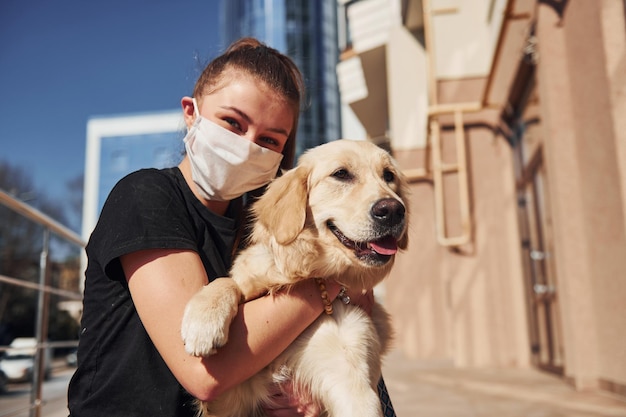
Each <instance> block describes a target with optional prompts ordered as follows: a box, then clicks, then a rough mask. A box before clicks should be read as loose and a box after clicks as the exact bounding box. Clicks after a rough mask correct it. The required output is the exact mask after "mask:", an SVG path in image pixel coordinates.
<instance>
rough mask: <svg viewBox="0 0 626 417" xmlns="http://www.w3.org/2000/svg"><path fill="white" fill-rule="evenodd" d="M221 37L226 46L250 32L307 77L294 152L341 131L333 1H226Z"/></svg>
mask: <svg viewBox="0 0 626 417" xmlns="http://www.w3.org/2000/svg"><path fill="white" fill-rule="evenodd" d="M221 13H222V14H221V19H222V20H221V24H220V26H221V28H222V35H223V36H222V41H223V44H224V45H228V44H230V43H231V42H233V41H235V40H236V39H238V38H240V37H243V36H253V37H255V38H257V39H259V40H260V41H262V42H264V43H266V44H267V45H269V46H271V47H273V48H275V49H277V50H279V51H281V52H283V53H285V54H287V55H289V56H290V57H291V58H292V59H293V60H294V62H295V63H296V65H297V66H298V68H300V71H302V74H303V76H304V79H305V84H306V88H307V100H306V102H305V103H304V106H303V108H302V114H301V117H300V120H299V125H298V143H297V154H300V153H302V152H303V151H304V150H306V149H308V148H311V147H313V146H316V145H319V144H321V143H325V142H328V141H329V140H335V139H338V138H339V137H340V135H341V119H340V115H341V109H340V101H339V94H338V87H337V75H336V71H335V66H336V65H337V62H338V59H339V50H338V43H337V4H336V2H335V0H320V1H318V0H301V1H287V0H224V1H222V3H221Z"/></svg>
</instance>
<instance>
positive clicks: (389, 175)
mask: <svg viewBox="0 0 626 417" xmlns="http://www.w3.org/2000/svg"><path fill="white" fill-rule="evenodd" d="M383 179H384V180H385V182H393V181H394V180H395V179H396V174H394V173H393V172H391V171H389V170H388V169H386V170H385V171H384V172H383Z"/></svg>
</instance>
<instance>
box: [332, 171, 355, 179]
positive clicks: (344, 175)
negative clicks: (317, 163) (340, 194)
mask: <svg viewBox="0 0 626 417" xmlns="http://www.w3.org/2000/svg"><path fill="white" fill-rule="evenodd" d="M332 176H333V177H335V178H337V179H339V180H342V181H348V180H351V179H352V174H350V171H348V170H347V169H345V168H339V169H338V170H337V171H335V172H333V175H332Z"/></svg>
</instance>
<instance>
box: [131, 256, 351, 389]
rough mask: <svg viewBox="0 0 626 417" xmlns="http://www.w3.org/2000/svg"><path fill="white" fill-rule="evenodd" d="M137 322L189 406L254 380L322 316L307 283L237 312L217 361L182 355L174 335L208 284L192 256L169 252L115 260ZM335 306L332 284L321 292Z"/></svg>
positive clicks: (311, 285)
mask: <svg viewBox="0 0 626 417" xmlns="http://www.w3.org/2000/svg"><path fill="white" fill-rule="evenodd" d="M121 262H122V266H123V268H124V272H125V274H126V277H127V280H128V286H129V289H130V293H131V296H132V298H133V302H134V304H135V306H136V308H137V312H138V314H139V317H140V318H141V321H142V323H143V325H144V327H145V328H146V331H147V332H148V335H149V336H150V338H151V339H152V342H153V343H154V345H155V346H156V348H157V350H158V351H159V353H160V354H161V356H162V357H163V359H164V360H165V363H166V364H167V365H168V367H169V368H170V370H171V371H172V373H173V374H174V376H175V377H176V379H178V381H179V382H180V383H181V385H182V386H183V387H185V389H186V390H187V391H188V392H189V393H191V394H192V395H193V396H195V397H196V398H198V399H200V400H203V401H210V400H211V399H213V398H216V397H217V396H219V395H220V394H221V393H223V392H224V391H226V390H228V389H229V388H231V387H233V386H235V385H237V384H240V383H241V382H243V381H244V380H246V379H247V378H249V377H250V376H252V375H254V374H255V373H257V372H259V371H260V370H261V369H263V368H264V367H265V366H266V365H268V364H269V363H270V362H271V361H272V360H273V359H275V358H276V357H277V356H278V355H280V353H281V352H282V351H283V350H285V349H286V348H287V346H289V344H290V343H291V342H293V341H294V340H295V339H296V337H298V335H299V334H300V333H301V332H302V331H304V329H306V328H307V326H308V325H309V324H311V323H312V322H313V321H314V320H315V319H316V318H317V317H318V316H319V315H320V314H321V312H322V311H323V303H322V299H321V297H320V291H319V288H318V287H317V285H316V283H315V282H314V281H313V280H306V281H303V282H302V283H300V284H298V285H296V286H295V287H294V288H293V289H292V290H291V291H290V292H289V293H279V294H277V295H275V296H266V297H261V298H258V299H256V300H253V301H250V302H247V303H245V304H243V305H240V306H239V312H238V314H237V316H236V317H235V319H234V321H233V323H232V325H231V328H230V333H229V341H228V343H227V345H225V346H224V347H223V348H222V349H220V350H219V351H218V353H217V354H215V355H211V356H209V357H207V358H197V357H193V356H190V355H189V354H187V352H186V351H185V348H184V344H183V342H182V338H181V335H180V326H181V321H182V317H183V312H184V309H185V305H186V304H187V302H188V301H189V299H190V298H191V297H192V296H193V295H194V294H195V293H196V292H197V291H199V290H200V288H202V286H203V285H206V283H207V282H208V279H207V276H206V273H205V271H204V267H203V265H202V262H201V261H200V258H199V256H198V254H197V253H195V252H193V251H179V250H170V249H167V250H165V249H154V250H144V251H138V252H134V253H131V254H128V255H124V256H123V257H122V258H121ZM327 290H328V292H329V296H330V297H332V298H331V299H334V298H335V297H336V296H337V293H338V292H339V287H338V285H336V284H332V283H331V284H329V285H328V286H327Z"/></svg>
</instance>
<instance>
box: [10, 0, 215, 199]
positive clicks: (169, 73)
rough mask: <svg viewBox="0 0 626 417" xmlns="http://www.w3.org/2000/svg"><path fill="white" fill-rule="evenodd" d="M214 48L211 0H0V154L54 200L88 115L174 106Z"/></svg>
mask: <svg viewBox="0 0 626 417" xmlns="http://www.w3.org/2000/svg"><path fill="white" fill-rule="evenodd" d="M221 51H222V45H220V36H219V1H218V0H100V1H87V0H82V1H81V0H55V1H48V0H33V1H23V0H2V1H1V2H0V159H3V160H8V161H9V162H10V163H11V164H13V165H17V166H21V167H23V168H24V169H25V170H27V171H28V172H29V173H30V175H31V176H32V179H33V182H34V185H35V188H36V189H37V190H43V191H44V192H45V194H46V195H48V196H49V197H50V198H51V199H58V200H63V199H64V196H65V195H66V193H67V187H66V183H67V182H68V181H69V180H71V179H73V178H76V177H77V176H78V175H80V174H81V173H82V172H83V171H84V158H85V134H86V124H87V120H88V119H89V117H91V116H104V115H117V114H124V113H141V112H151V111H163V110H173V109H178V108H180V107H179V106H180V98H181V97H182V96H184V95H190V94H191V90H192V89H193V85H194V83H195V81H196V79H197V77H198V75H199V73H200V71H201V70H202V68H203V67H204V65H205V64H206V62H208V61H209V60H210V59H212V58H213V57H215V56H216V55H217V54H218V53H220V52H221Z"/></svg>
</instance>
